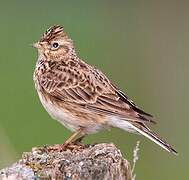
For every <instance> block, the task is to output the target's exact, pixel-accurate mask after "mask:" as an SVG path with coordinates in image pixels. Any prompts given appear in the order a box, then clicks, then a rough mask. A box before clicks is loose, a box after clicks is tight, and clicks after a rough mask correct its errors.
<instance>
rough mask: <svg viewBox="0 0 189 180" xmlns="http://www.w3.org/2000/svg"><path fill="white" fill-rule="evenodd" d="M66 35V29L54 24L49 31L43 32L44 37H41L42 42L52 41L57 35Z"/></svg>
mask: <svg viewBox="0 0 189 180" xmlns="http://www.w3.org/2000/svg"><path fill="white" fill-rule="evenodd" d="M60 36H62V37H64V36H66V33H65V32H64V29H63V27H62V26H60V25H54V26H51V27H50V28H49V29H47V31H46V32H45V33H44V34H43V36H42V38H41V39H40V41H41V42H43V41H50V40H52V39H54V38H55V37H60Z"/></svg>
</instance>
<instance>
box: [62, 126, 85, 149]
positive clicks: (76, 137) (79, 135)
mask: <svg viewBox="0 0 189 180" xmlns="http://www.w3.org/2000/svg"><path fill="white" fill-rule="evenodd" d="M84 136H85V134H84V131H83V128H79V129H78V130H77V131H76V132H74V133H73V134H72V135H71V136H70V137H69V138H68V139H67V140H66V141H65V142H64V144H63V145H62V149H65V148H66V147H67V146H68V145H69V144H75V143H77V142H81V140H82V139H83V138H84Z"/></svg>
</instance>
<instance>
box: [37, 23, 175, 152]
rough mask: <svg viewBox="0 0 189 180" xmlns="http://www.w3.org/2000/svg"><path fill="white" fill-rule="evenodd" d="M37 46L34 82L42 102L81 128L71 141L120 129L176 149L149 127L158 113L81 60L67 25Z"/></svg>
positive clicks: (69, 124) (74, 128)
mask: <svg viewBox="0 0 189 180" xmlns="http://www.w3.org/2000/svg"><path fill="white" fill-rule="evenodd" d="M34 47H36V48H37V49H38V55H39V57H38V60H37V63H36V69H35V72H34V82H35V87H36V89H37V92H38V95H39V98H40V100H41V103H42V104H43V106H44V108H45V109H46V110H47V112H48V113H49V114H50V115H51V117H52V118H54V119H56V120H58V121H59V122H60V123H61V124H63V125H64V126H66V127H67V128H69V129H70V130H72V131H74V132H75V133H74V134H73V135H72V136H71V138H69V139H68V140H67V141H66V142H65V144H68V143H70V142H73V141H74V140H77V139H78V138H77V136H79V137H82V136H84V135H86V134H90V133H95V132H98V131H99V130H100V129H103V128H109V127H118V128H121V129H124V130H127V131H130V132H134V133H138V134H142V135H144V136H146V137H147V138H149V139H150V140H152V141H154V142H155V143H156V144H158V145H160V146H161V147H163V148H164V149H165V150H167V151H169V152H173V153H176V151H175V150H174V149H173V148H172V147H171V145H169V144H168V143H167V142H165V141H164V140H162V139H160V138H159V137H158V136H157V135H156V134H155V133H153V132H152V131H151V130H150V129H149V128H148V127H147V125H146V124H148V123H155V121H154V120H153V117H152V115H150V114H148V113H146V112H144V111H143V110H141V109H140V108H139V107H137V106H136V105H135V104H134V103H133V102H132V101H131V100H130V99H129V98H128V97H127V96H126V95H125V94H124V93H123V92H121V91H120V90H119V89H118V88H116V87H115V86H114V85H113V84H112V83H111V82H110V80H109V79H108V78H107V77H106V76H105V75H104V74H103V73H102V72H101V71H99V70H98V69H96V68H94V67H92V66H90V65H88V64H86V63H85V62H84V61H82V60H81V59H79V58H78V56H77V54H76V52H75V48H74V45H73V42H72V40H71V39H70V38H69V37H68V35H67V34H66V33H65V32H64V29H63V27H61V26H59V25H55V26H52V27H50V28H49V29H48V30H47V31H46V32H45V33H44V34H43V36H42V38H41V39H40V40H39V42H37V43H35V44H34Z"/></svg>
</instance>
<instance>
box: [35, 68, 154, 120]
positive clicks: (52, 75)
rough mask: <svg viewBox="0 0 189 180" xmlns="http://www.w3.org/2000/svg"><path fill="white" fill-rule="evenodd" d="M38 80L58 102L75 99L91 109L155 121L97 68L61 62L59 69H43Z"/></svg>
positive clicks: (76, 102)
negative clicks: (80, 66)
mask: <svg viewBox="0 0 189 180" xmlns="http://www.w3.org/2000/svg"><path fill="white" fill-rule="evenodd" d="M81 69H82V70H81ZM39 83H40V86H41V87H42V88H43V89H44V91H45V92H46V93H48V95H50V96H51V97H53V98H54V99H56V100H57V101H59V102H61V101H63V102H65V101H66V102H70V103H75V104H78V105H80V106H83V107H84V108H88V109H89V110H91V111H92V112H94V113H101V114H104V115H114V116H119V117H120V118H122V119H126V120H130V121H135V122H153V123H154V120H153V119H152V116H151V115H150V114H148V113H145V112H144V111H142V110H141V109H139V108H138V107H137V106H136V105H135V104H134V103H133V102H132V101H131V100H129V99H128V98H127V96H126V95H124V94H123V93H122V92H121V91H119V90H118V89H117V88H116V87H114V86H113V85H112V84H111V82H110V81H109V80H108V79H107V78H106V76H105V75H104V74H103V73H102V72H100V71H99V70H97V69H93V68H90V67H87V66H86V67H83V68H80V69H79V68H74V67H72V68H71V67H69V68H67V67H64V66H61V67H59V70H58V71H57V69H56V71H53V70H51V71H49V72H47V73H44V74H43V75H42V76H41V78H40V81H39Z"/></svg>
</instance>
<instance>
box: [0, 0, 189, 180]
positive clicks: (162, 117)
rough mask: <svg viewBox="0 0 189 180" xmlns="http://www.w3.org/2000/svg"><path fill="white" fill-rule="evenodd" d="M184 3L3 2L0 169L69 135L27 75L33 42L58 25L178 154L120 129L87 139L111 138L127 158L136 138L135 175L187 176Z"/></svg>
mask: <svg viewBox="0 0 189 180" xmlns="http://www.w3.org/2000/svg"><path fill="white" fill-rule="evenodd" d="M188 5H189V3H188V1H182V0H181V1H170V0H169V1H168V0H165V1H147V0H146V1H131V0H130V1H129V0H127V1H123V0H118V1H113V0H109V1H108V0H101V1H100V0H96V1H87V0H82V1H73V0H69V1H65V0H59V1H58V0H55V1H49V0H46V1H45V0H41V1H37V0H33V1H29V0H25V1H24V0H16V1H10V0H8V1H5V0H1V5H0V24H1V28H0V37H1V43H0V52H1V53H0V81H1V93H0V99H1V102H0V106H1V108H0V113H1V118H0V129H1V130H0V146H1V147H0V167H1V168H2V167H4V166H6V165H8V164H10V163H11V162H13V161H15V160H16V159H18V158H19V157H20V155H21V154H22V152H23V151H30V149H31V148H32V147H33V146H42V145H44V144H55V143H63V142H64V140H65V139H66V138H67V137H68V136H69V135H70V132H69V131H68V130H67V129H65V128H64V127H63V126H61V125H60V124H59V123H58V122H56V121H54V120H52V119H51V118H50V117H49V116H48V114H47V113H46V112H45V110H44V109H43V107H42V106H41V104H40V102H39V100H38V97H37V94H36V92H35V89H34V85H33V80H32V73H33V70H34V67H35V62H36V58H37V52H36V50H34V49H33V48H32V47H31V44H32V43H33V42H35V41H37V40H38V39H39V37H40V35H41V34H42V33H43V32H44V31H45V30H46V29H47V28H48V27H49V26H50V25H53V24H61V25H63V26H64V28H65V30H66V31H67V32H68V34H69V35H70V36H71V38H72V39H73V40H74V42H75V45H76V47H77V51H78V54H79V55H80V57H81V58H83V59H85V60H86V61H87V62H88V63H90V64H93V65H95V66H96V67H98V68H99V69H101V70H102V71H103V72H104V73H105V74H107V76H108V77H109V78H110V79H111V80H112V81H113V82H114V83H115V84H116V85H117V86H119V87H120V89H122V90H123V91H125V92H127V94H128V95H129V97H131V98H132V99H133V100H134V101H135V102H137V104H138V105H139V106H140V107H142V108H143V109H144V110H145V111H147V112H150V113H152V114H154V115H155V117H157V119H158V125H156V126H154V127H153V129H154V130H156V131H158V133H159V134H161V136H162V137H165V139H167V140H168V141H169V142H170V143H171V144H173V145H174V146H175V147H176V149H177V150H178V151H179V152H180V155H179V156H178V157H175V156H172V155H170V154H168V153H167V152H165V151H164V150H162V149H160V148H159V147H158V146H157V145H155V144H153V143H151V142H150V141H148V140H147V139H145V138H143V137H141V136H137V135H133V134H129V133H127V132H123V131H121V130H118V129H113V130H111V131H103V132H101V133H98V134H94V135H90V136H88V137H87V138H86V140H85V142H86V143H92V142H104V141H105V142H114V143H115V144H116V145H117V146H118V147H119V148H120V149H121V151H122V152H123V154H124V155H125V156H126V157H127V158H128V159H130V160H131V159H132V149H133V148H134V145H135V143H136V141H137V140H141V141H142V142H141V146H140V152H139V156H140V157H139V161H138V162H137V165H136V170H135V172H136V174H137V179H140V180H143V179H144V180H146V179H153V180H156V179H175V180H176V179H182V180H183V179H189V175H188V174H187V173H186V170H187V169H188V166H187V165H188V160H189V159H188V152H189V144H188V140H187V137H188V134H187V132H188V131H187V130H188V125H189V121H188V118H187V108H188V105H189V101H188V100H189V96H188V91H189V85H188V80H187V79H188V75H189V74H188V73H189V70H188V67H189V61H188V57H189V55H188V38H189V36H188V32H189V23H188V16H189V11H188Z"/></svg>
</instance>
